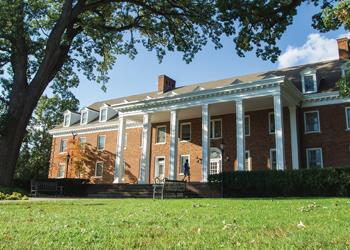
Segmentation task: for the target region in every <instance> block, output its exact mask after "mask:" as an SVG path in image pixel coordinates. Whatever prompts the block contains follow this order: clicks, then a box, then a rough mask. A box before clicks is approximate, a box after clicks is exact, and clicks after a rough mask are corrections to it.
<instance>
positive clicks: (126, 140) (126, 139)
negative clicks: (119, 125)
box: [124, 133, 128, 149]
mask: <svg viewBox="0 0 350 250" xmlns="http://www.w3.org/2000/svg"><path fill="white" fill-rule="evenodd" d="M127 147H128V133H125V136H124V149H126V148H127Z"/></svg>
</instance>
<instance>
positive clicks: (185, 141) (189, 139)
mask: <svg viewBox="0 0 350 250" xmlns="http://www.w3.org/2000/svg"><path fill="white" fill-rule="evenodd" d="M179 142H191V139H189V140H180V141H179Z"/></svg>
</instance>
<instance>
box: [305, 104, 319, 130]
mask: <svg viewBox="0 0 350 250" xmlns="http://www.w3.org/2000/svg"><path fill="white" fill-rule="evenodd" d="M310 113H317V120H318V131H306V114H310ZM319 133H321V121H320V112H319V111H318V110H310V111H305V112H304V134H319Z"/></svg>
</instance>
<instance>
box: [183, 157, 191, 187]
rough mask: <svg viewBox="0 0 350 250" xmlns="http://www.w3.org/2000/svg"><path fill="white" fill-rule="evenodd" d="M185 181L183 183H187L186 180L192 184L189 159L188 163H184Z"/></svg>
mask: <svg viewBox="0 0 350 250" xmlns="http://www.w3.org/2000/svg"><path fill="white" fill-rule="evenodd" d="M183 168H184V179H183V181H185V179H186V180H187V181H188V182H190V178H191V177H190V164H188V159H186V162H185V163H184V166H183Z"/></svg>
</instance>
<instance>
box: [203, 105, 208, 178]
mask: <svg viewBox="0 0 350 250" xmlns="http://www.w3.org/2000/svg"><path fill="white" fill-rule="evenodd" d="M209 151H210V113H209V105H208V104H203V105H202V181H203V182H207V181H208V173H209Z"/></svg>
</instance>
